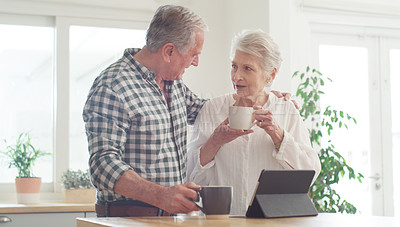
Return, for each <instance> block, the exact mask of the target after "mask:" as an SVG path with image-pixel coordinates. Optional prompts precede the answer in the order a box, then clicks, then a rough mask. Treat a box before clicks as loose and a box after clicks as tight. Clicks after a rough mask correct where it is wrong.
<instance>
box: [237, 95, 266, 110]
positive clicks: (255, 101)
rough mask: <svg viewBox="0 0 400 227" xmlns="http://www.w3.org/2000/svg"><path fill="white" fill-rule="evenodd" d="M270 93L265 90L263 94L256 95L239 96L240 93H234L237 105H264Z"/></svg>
mask: <svg viewBox="0 0 400 227" xmlns="http://www.w3.org/2000/svg"><path fill="white" fill-rule="evenodd" d="M268 96H269V95H268V94H267V93H266V92H265V91H263V92H262V93H261V94H259V95H256V96H239V95H238V94H233V98H234V99H235V101H236V102H235V104H234V105H235V106H249V107H252V106H264V104H265V103H267V101H268Z"/></svg>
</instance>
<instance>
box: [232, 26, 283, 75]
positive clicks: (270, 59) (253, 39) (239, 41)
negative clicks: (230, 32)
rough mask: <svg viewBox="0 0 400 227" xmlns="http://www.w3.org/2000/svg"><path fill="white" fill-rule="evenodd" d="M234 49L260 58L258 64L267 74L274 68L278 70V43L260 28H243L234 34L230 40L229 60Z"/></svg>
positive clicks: (279, 58) (234, 51) (280, 59)
mask: <svg viewBox="0 0 400 227" xmlns="http://www.w3.org/2000/svg"><path fill="white" fill-rule="evenodd" d="M236 50H240V51H242V52H244V53H247V54H251V55H254V56H257V57H259V58H261V62H260V65H261V67H263V69H264V70H265V72H266V73H267V74H270V73H272V71H273V70H274V68H276V70H277V71H278V70H279V67H280V66H281V62H282V58H281V53H280V51H279V47H278V45H277V44H276V43H275V42H274V41H273V40H272V38H271V37H270V36H269V35H268V34H267V33H265V32H264V31H262V30H261V29H257V30H243V31H241V32H239V33H238V34H237V35H235V37H234V38H233V40H232V48H231V60H233V58H234V57H235V54H236Z"/></svg>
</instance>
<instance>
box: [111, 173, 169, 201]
mask: <svg viewBox="0 0 400 227" xmlns="http://www.w3.org/2000/svg"><path fill="white" fill-rule="evenodd" d="M165 190H166V188H165V187H163V186H161V185H158V184H155V183H153V182H150V181H147V180H145V179H143V178H142V177H140V176H139V175H138V174H137V173H136V172H134V171H133V170H128V171H126V172H125V173H124V174H123V175H122V176H121V177H120V178H119V179H118V181H117V182H116V183H115V186H114V192H116V193H118V194H120V195H123V196H125V197H129V198H132V199H136V200H140V201H143V202H145V203H148V204H151V205H154V206H156V207H162V204H161V201H163V200H162V195H163V194H165Z"/></svg>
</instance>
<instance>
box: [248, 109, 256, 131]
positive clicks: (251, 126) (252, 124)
mask: <svg viewBox="0 0 400 227" xmlns="http://www.w3.org/2000/svg"><path fill="white" fill-rule="evenodd" d="M256 111H257V110H254V109H253V113H251V114H254V112H256ZM255 124H257V120H255V119H254V122H253V123H251V124H250V127H249V129H251V128H253V126H254V125H255Z"/></svg>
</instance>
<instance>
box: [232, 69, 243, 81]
mask: <svg viewBox="0 0 400 227" xmlns="http://www.w3.org/2000/svg"><path fill="white" fill-rule="evenodd" d="M240 79H242V77H241V75H240V73H239V70H237V71H232V80H233V81H235V82H236V81H239V80H240Z"/></svg>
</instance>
